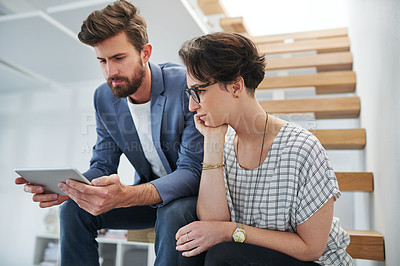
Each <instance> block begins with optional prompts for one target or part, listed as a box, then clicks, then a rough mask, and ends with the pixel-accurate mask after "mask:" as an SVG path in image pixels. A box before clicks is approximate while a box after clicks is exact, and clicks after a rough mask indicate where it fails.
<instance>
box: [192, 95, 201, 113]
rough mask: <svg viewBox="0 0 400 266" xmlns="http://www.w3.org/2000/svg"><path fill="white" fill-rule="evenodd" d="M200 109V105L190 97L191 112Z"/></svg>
mask: <svg viewBox="0 0 400 266" xmlns="http://www.w3.org/2000/svg"><path fill="white" fill-rule="evenodd" d="M199 107H200V105H199V104H198V103H197V102H196V101H195V100H193V97H192V96H190V97H189V111H190V112H194V111H196V110H197V109H199Z"/></svg>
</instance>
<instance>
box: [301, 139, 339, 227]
mask: <svg viewBox="0 0 400 266" xmlns="http://www.w3.org/2000/svg"><path fill="white" fill-rule="evenodd" d="M307 141H308V145H303V146H302V147H303V149H304V148H305V147H308V149H306V150H303V152H304V153H306V154H307V155H308V156H305V157H304V158H306V159H305V161H304V164H303V167H302V168H301V169H300V171H299V175H300V176H299V191H298V197H297V204H296V206H297V208H296V224H297V225H299V224H302V223H303V222H305V221H307V220H308V219H309V218H310V217H311V216H312V215H313V214H314V213H315V212H317V211H318V210H319V209H320V208H321V207H322V206H323V205H324V204H325V203H326V202H327V201H328V200H329V199H330V198H331V197H332V196H334V197H335V199H337V198H339V197H340V191H339V186H338V183H337V179H336V176H335V172H334V171H333V169H332V167H331V165H330V162H329V159H328V156H327V154H326V151H325V149H324V148H323V147H322V145H321V143H320V142H319V140H318V139H317V138H316V137H315V136H314V135H310V137H309V138H308V139H307ZM304 153H303V154H304Z"/></svg>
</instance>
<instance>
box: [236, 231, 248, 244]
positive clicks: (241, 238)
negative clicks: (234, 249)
mask: <svg viewBox="0 0 400 266" xmlns="http://www.w3.org/2000/svg"><path fill="white" fill-rule="evenodd" d="M245 237H246V236H245V234H244V232H243V231H236V232H235V233H234V234H233V240H234V241H235V242H240V243H243V242H244V240H245Z"/></svg>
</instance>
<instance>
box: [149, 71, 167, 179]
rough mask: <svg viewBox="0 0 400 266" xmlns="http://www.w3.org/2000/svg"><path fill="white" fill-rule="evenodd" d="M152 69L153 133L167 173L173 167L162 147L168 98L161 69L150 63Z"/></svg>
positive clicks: (154, 141)
mask: <svg viewBox="0 0 400 266" xmlns="http://www.w3.org/2000/svg"><path fill="white" fill-rule="evenodd" d="M150 69H151V135H152V138H153V143H154V147H155V148H156V151H157V154H158V156H159V157H160V159H161V162H162V164H163V166H164V168H165V171H167V173H171V172H172V169H171V166H170V165H169V163H168V160H167V157H166V156H165V154H164V151H163V150H162V149H161V129H162V122H163V115H164V106H165V103H166V100H167V98H166V97H165V96H163V95H162V93H163V92H164V80H163V77H162V73H161V69H160V67H159V66H158V65H155V64H152V63H150Z"/></svg>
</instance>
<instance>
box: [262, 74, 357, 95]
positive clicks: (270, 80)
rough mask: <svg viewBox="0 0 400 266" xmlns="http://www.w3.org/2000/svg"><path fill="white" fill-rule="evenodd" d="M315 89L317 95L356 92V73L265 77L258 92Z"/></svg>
mask: <svg viewBox="0 0 400 266" xmlns="http://www.w3.org/2000/svg"><path fill="white" fill-rule="evenodd" d="M300 87H315V89H316V93H317V94H327V93H346V92H354V90H355V87H356V73H355V72H354V71H330V72H322V73H317V74H308V75H296V76H284V77H265V78H264V80H263V81H262V82H261V83H260V85H259V86H258V88H257V89H258V90H265V89H281V88H300Z"/></svg>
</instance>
